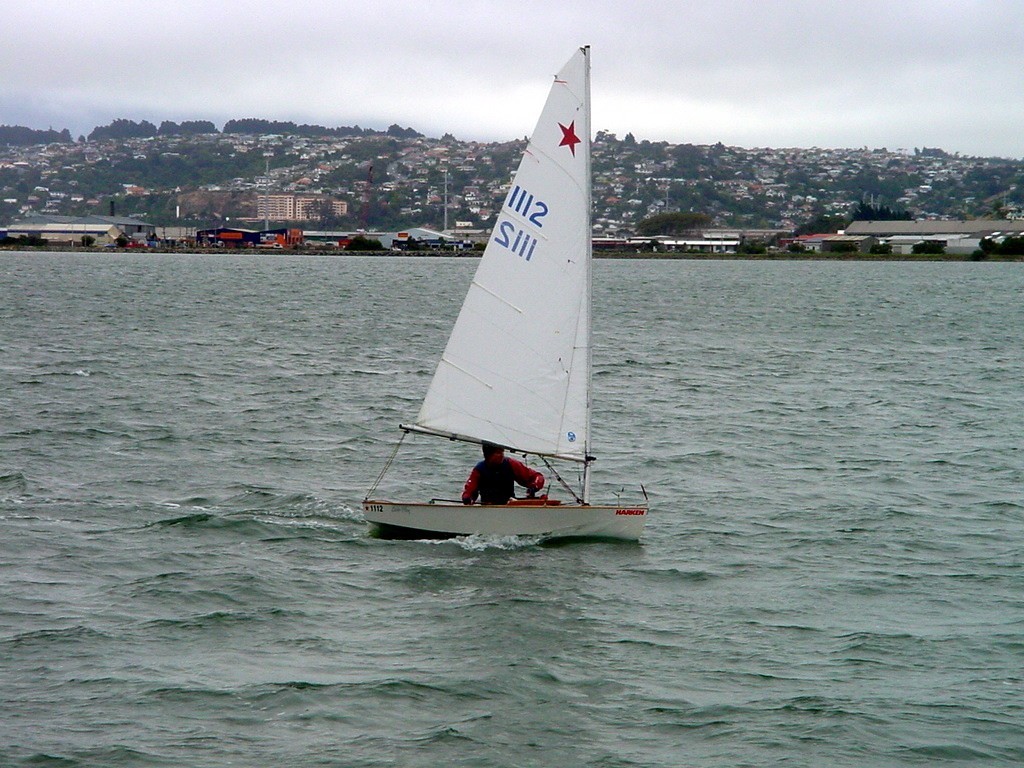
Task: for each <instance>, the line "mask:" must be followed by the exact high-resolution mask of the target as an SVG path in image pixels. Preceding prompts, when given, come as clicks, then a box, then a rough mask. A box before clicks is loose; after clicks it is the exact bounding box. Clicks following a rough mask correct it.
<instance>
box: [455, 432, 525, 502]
mask: <svg viewBox="0 0 1024 768" xmlns="http://www.w3.org/2000/svg"><path fill="white" fill-rule="evenodd" d="M483 448H484V460H483V461H481V462H480V463H478V464H477V465H476V466H475V467H473V471H472V472H470V473H469V479H468V480H467V481H466V486H465V488H463V489H462V503H463V504H472V503H473V502H474V501H476V497H477V494H479V496H480V503H481V504H507V503H508V500H509V499H511V498H512V496H513V495H514V493H515V484H516V483H519V484H520V485H521V486H523V487H524V488H526V489H527V496H528V497H529V498H533V496H534V495H535V494H536V493H537V491H539V490H540V489H541V488H543V487H544V475H542V474H541V473H540V472H535V471H534V470H532V469H530V468H529V467H528V466H526V465H525V464H523V462H521V461H517V460H516V459H506V458H505V449H504V448H502V447H501V446H500V445H494V444H493V443H484V444H483Z"/></svg>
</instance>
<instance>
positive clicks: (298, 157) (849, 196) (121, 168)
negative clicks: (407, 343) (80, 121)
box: [0, 121, 1024, 238]
mask: <svg viewBox="0 0 1024 768" xmlns="http://www.w3.org/2000/svg"><path fill="white" fill-rule="evenodd" d="M120 122H122V123H124V122H127V123H129V124H131V125H138V124H132V123H131V122H130V121H120ZM172 125H173V124H172ZM183 125H187V124H183ZM260 126H261V123H260V121H249V122H248V123H247V122H246V121H235V125H233V126H232V130H233V131H235V132H228V131H227V130H224V131H217V130H216V128H215V127H213V126H212V125H210V124H202V130H205V131H207V132H205V133H197V132H193V131H194V130H195V128H194V125H193V131H187V132H186V131H181V132H177V133H175V132H173V130H168V131H163V130H162V128H163V127H161V131H159V132H157V133H156V134H155V135H145V136H121V137H116V136H111V135H110V134H111V131H102V130H100V129H97V130H96V131H94V132H93V133H91V134H90V136H89V137H88V138H86V137H80V138H79V140H77V141H72V140H70V136H68V135H66V132H64V133H63V134H60V133H57V132H55V131H51V132H49V133H48V134H47V135H46V137H45V138H46V139H47V141H43V142H38V143H13V142H8V143H6V144H0V223H6V222H9V221H12V220H17V219H19V218H22V217H25V216H26V215H30V214H52V215H64V216H69V215H70V216H83V215H90V214H106V213H108V212H110V211H111V210H112V209H116V211H117V212H118V213H119V214H123V215H126V216H131V217H135V218H137V219H140V220H145V221H148V222H152V223H153V224H156V225H158V226H187V227H213V226H222V225H225V224H235V225H244V224H245V223H255V222H260V224H261V225H262V224H268V225H269V224H271V223H272V224H275V225H280V226H288V225H292V226H304V227H307V228H308V227H318V228H321V229H338V228H349V229H374V230H380V229H400V228H404V227H413V226H424V227H429V228H432V229H436V230H442V229H445V228H446V226H447V228H448V229H451V228H454V227H455V226H457V225H458V226H461V227H464V228H471V229H481V230H486V229H488V228H489V226H490V224H491V223H492V222H493V220H494V218H495V215H496V211H497V210H498V208H499V207H500V205H501V201H502V199H503V197H504V194H505V188H506V185H507V183H508V180H509V178H510V176H511V174H512V172H513V171H514V168H515V164H516V163H517V162H518V158H519V155H520V154H521V152H522V148H523V146H524V141H523V140H512V141H507V142H494V143H481V142H473V141H460V140H457V139H455V138H454V137H452V136H450V135H446V136H444V137H442V138H429V137H426V136H423V135H421V134H419V133H417V132H415V131H413V130H411V129H398V128H397V126H393V127H392V129H389V131H363V130H361V129H356V131H354V132H351V133H345V132H343V131H341V130H340V129H330V130H331V131H333V132H328V129H324V130H323V133H322V134H320V135H318V133H317V131H316V127H314V126H301V129H302V130H298V129H299V128H300V127H297V126H290V125H289V124H275V125H274V126H273V127H274V128H276V129H278V130H280V132H278V133H260V132H238V131H243V130H254V129H256V128H259V127H260ZM226 128H227V126H226ZM290 128H294V129H295V130H294V131H291V130H289V129H290ZM40 133H41V132H40ZM51 134H52V135H51ZM31 138H32V135H31V134H29V137H28V139H29V140H31ZM53 139H57V140H53ZM22 140H23V141H24V139H22ZM593 169H594V216H593V222H594V232H595V235H596V236H598V237H608V238H617V237H627V236H629V235H632V234H634V233H635V231H636V227H637V225H638V223H639V222H641V221H643V220H644V219H647V218H649V217H651V216H653V215H655V214H659V213H664V212H672V211H684V212H698V213H701V214H704V215H706V216H707V217H708V218H709V221H710V226H711V227H713V228H717V229H736V230H747V231H764V232H775V233H778V234H780V235H785V234H794V233H796V234H799V233H806V232H815V231H820V230H823V229H824V230H826V231H827V230H828V228H830V227H832V225H834V224H838V225H839V226H841V225H842V222H843V220H844V219H847V220H848V219H849V218H850V216H851V212H852V211H853V210H854V209H855V207H856V206H857V205H859V204H861V203H864V202H865V201H868V202H869V203H870V204H871V205H873V206H878V207H881V206H883V205H884V206H886V207H887V208H890V209H892V210H894V211H900V212H903V213H905V214H906V215H908V216H909V217H910V218H913V219H929V220H942V219H975V218H1007V217H1009V218H1013V217H1015V216H1017V215H1019V207H1020V205H1021V203H1024V191H1022V190H1024V162H1022V161H1021V160H1015V159H1005V158H985V157H968V156H961V155H959V154H950V153H947V152H945V151H942V150H940V149H929V148H913V149H908V150H904V149H897V150H889V149H869V148H859V149H825V148H784V149H772V148H744V147H732V146H725V145H723V144H714V145H693V144H669V143H667V142H657V141H649V140H638V139H636V138H635V137H634V136H632V135H631V134H630V135H627V136H625V137H622V138H620V137H618V136H616V135H614V134H611V133H608V132H603V131H599V132H598V133H597V135H596V137H595V139H594V152H593ZM272 198H273V199H274V200H277V201H278V202H280V201H285V202H288V201H289V199H290V206H291V207H285V208H281V207H277V208H275V207H274V206H273V205H271V201H272ZM446 203H447V205H446ZM282 216H290V217H291V218H281V217H282Z"/></svg>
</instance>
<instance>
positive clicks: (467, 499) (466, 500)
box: [462, 496, 473, 504]
mask: <svg viewBox="0 0 1024 768" xmlns="http://www.w3.org/2000/svg"><path fill="white" fill-rule="evenodd" d="M462 503H463V504H472V503H473V499H471V498H470V497H469V496H463V497H462Z"/></svg>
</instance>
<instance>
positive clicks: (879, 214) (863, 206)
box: [853, 200, 914, 221]
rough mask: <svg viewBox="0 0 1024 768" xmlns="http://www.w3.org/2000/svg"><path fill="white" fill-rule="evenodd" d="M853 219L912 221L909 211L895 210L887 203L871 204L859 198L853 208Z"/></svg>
mask: <svg viewBox="0 0 1024 768" xmlns="http://www.w3.org/2000/svg"><path fill="white" fill-rule="evenodd" d="M853 220H854V221H913V220H914V217H913V216H911V215H910V212H909V211H897V210H895V209H893V208H890V207H889V206H887V205H872V204H870V203H865V202H864V201H863V200H861V202H860V203H858V205H857V207H856V208H854V209H853Z"/></svg>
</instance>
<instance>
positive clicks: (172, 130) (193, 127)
mask: <svg viewBox="0 0 1024 768" xmlns="http://www.w3.org/2000/svg"><path fill="white" fill-rule="evenodd" d="M207 133H219V131H218V130H217V126H215V125H214V124H213V123H211V122H210V121H209V120H185V121H183V122H182V123H181V124H180V125H179V124H178V123H175V122H173V121H171V120H164V121H163V122H162V123H160V128H159V129H158V130H157V134H158V135H160V136H199V135H202V134H207Z"/></svg>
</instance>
